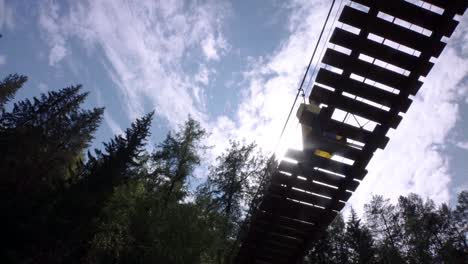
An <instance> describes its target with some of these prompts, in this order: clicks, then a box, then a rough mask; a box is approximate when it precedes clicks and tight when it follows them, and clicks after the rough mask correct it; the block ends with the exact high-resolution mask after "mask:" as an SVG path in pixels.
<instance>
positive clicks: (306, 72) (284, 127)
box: [273, 0, 336, 153]
mask: <svg viewBox="0 0 468 264" xmlns="http://www.w3.org/2000/svg"><path fill="white" fill-rule="evenodd" d="M335 2H336V0H333V2H332V4H331V6H330V9H329V10H328V14H327V18H326V19H325V23H324V24H323V26H322V30H321V32H320V35H319V38H318V40H317V43H316V44H315V48H314V51H313V53H312V56H311V57H310V60H309V64H308V65H307V69H306V71H305V73H304V77H302V81H301V84H300V85H299V88H298V89H297V93H296V97H295V98H294V102H293V105H292V106H291V110H289V114H288V117H287V118H286V122H285V123H284V126H283V129H282V130H281V134H280V136H279V138H278V142H277V143H276V146H275V149H274V151H273V153H275V152H276V150H277V149H278V146H279V144H280V142H281V139H282V138H283V135H284V131H286V126H287V125H288V122H289V119H290V118H291V114H292V112H293V110H294V106H296V103H297V99H298V98H299V94H301V91H302V93H303V94H304V96H303V97H305V93H304V89H303V88H302V86H303V85H304V82H305V80H306V78H307V75H308V73H309V69H310V66H311V64H312V60H313V59H314V57H315V53H316V52H317V48H318V46H319V43H320V40H321V39H322V35H323V32H324V31H325V28H326V25H327V23H328V20H329V18H330V14H331V12H332V9H333V7H334V6H335ZM304 101H305V98H304Z"/></svg>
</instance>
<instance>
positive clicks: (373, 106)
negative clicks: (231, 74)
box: [236, 0, 468, 263]
mask: <svg viewBox="0 0 468 264" xmlns="http://www.w3.org/2000/svg"><path fill="white" fill-rule="evenodd" d="M424 2H425V3H424V5H423V6H421V5H415V4H412V3H409V2H407V1H403V0H392V1H373V0H353V2H352V5H351V6H345V7H344V9H343V11H342V13H341V15H340V17H339V21H340V22H341V23H343V24H346V25H348V26H351V27H353V28H355V29H358V31H356V30H354V31H353V32H351V31H347V30H345V29H342V28H335V30H334V32H333V34H332V36H331V38H330V43H332V44H334V45H336V46H340V47H342V48H344V49H340V50H338V49H332V48H328V49H327V51H326V53H325V55H324V57H323V59H322V64H323V67H322V68H321V69H320V70H319V72H318V74H317V77H316V84H315V86H314V87H313V90H312V93H311V94H310V97H309V100H310V101H313V102H315V103H317V104H321V105H324V106H322V108H321V110H320V113H318V114H316V113H312V112H309V111H305V112H304V113H303V114H302V115H301V116H300V118H299V122H300V123H301V124H302V125H303V126H308V127H312V128H313V129H312V131H313V132H311V133H309V134H306V135H305V136H304V138H303V140H304V143H305V144H306V145H307V146H313V147H312V148H311V149H306V150H304V151H295V150H289V151H288V152H287V153H286V157H287V158H289V159H291V160H294V161H295V162H289V161H282V162H281V163H280V164H279V166H278V168H277V172H276V173H274V175H273V177H272V179H271V183H270V185H269V187H268V189H267V192H266V193H265V194H264V196H263V198H262V201H261V203H260V205H259V206H258V208H256V210H255V211H254V214H253V215H252V217H251V220H250V227H249V232H248V234H247V236H246V237H244V238H243V239H242V245H241V248H240V251H239V252H238V255H237V258H236V263H297V262H299V261H300V260H301V259H302V258H303V256H304V254H305V253H306V251H307V249H308V248H309V246H310V243H311V242H312V241H314V239H318V238H320V235H321V234H322V233H323V231H324V230H325V229H326V227H327V226H328V225H329V224H330V223H331V221H333V219H334V218H335V216H336V215H337V213H338V212H339V211H340V210H341V209H342V208H343V207H344V205H345V203H346V201H348V199H349V198H350V197H351V195H352V192H353V191H355V190H356V188H358V186H359V183H360V180H362V179H363V178H364V177H365V175H366V174H367V171H366V166H367V164H368V163H369V161H370V160H371V158H372V155H373V153H374V152H375V151H376V150H377V149H378V148H380V149H383V148H385V146H386V144H387V142H388V137H386V134H387V132H388V130H389V129H390V128H394V129H395V128H397V127H398V125H399V123H400V121H401V119H402V116H401V115H400V113H405V112H406V111H407V110H408V108H409V107H410V105H411V102H412V100H411V99H410V98H409V96H410V95H415V94H416V93H417V92H418V90H419V88H420V87H421V86H422V82H421V81H420V77H421V76H426V75H427V74H428V73H429V71H430V70H431V68H432V67H433V65H434V63H432V62H431V61H430V59H431V58H437V57H438V56H439V55H440V54H441V53H442V51H443V49H444V47H445V46H446V43H445V42H444V41H443V40H442V38H443V37H450V36H451V35H452V33H453V32H454V30H455V28H456V26H457V25H458V21H456V20H455V19H454V17H455V16H456V15H463V13H464V12H465V10H466V8H467V4H468V1H465V0H424ZM420 3H422V2H420ZM430 4H431V5H434V6H436V7H438V10H439V11H442V12H434V11H431V10H429V9H430V8H428V7H430ZM346 28H349V27H346ZM376 40H380V41H376ZM384 40H385V41H384ZM343 50H348V52H347V53H344V52H343ZM363 55H365V56H364V58H367V59H363ZM329 66H331V67H329ZM337 69H338V70H337ZM356 75H357V76H360V78H355V77H354V76H356ZM364 80H366V81H364ZM337 109H338V110H341V111H344V112H347V113H349V115H351V114H353V115H355V116H359V118H360V120H364V123H367V121H366V120H368V121H369V123H372V124H375V126H373V128H372V129H371V128H369V126H364V127H359V126H354V125H352V124H347V123H345V122H342V120H339V119H337V118H335V117H334V113H335V112H336V110H337ZM341 119H342V117H341ZM327 135H328V136H327ZM329 135H339V136H341V137H343V138H345V139H346V140H345V142H343V140H336V139H334V138H330V136H329ZM349 140H353V142H360V143H359V144H348V143H347V142H346V141H349ZM317 149H319V150H323V151H327V152H329V153H333V154H335V155H338V156H341V157H344V158H346V159H348V160H350V161H351V162H348V163H344V162H340V161H339V160H332V159H327V158H324V157H320V156H317V155H314V151H315V150H317Z"/></svg>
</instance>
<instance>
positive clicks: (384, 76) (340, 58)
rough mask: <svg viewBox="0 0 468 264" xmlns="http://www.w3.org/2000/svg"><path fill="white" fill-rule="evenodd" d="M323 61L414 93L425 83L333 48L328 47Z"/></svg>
mask: <svg viewBox="0 0 468 264" xmlns="http://www.w3.org/2000/svg"><path fill="white" fill-rule="evenodd" d="M322 62H323V63H325V64H328V65H331V66H334V67H337V68H340V69H342V70H344V71H347V72H349V73H355V74H357V75H360V76H362V77H365V78H368V79H370V80H373V81H377V82H379V83H381V84H384V85H387V86H390V87H392V88H395V89H397V90H400V91H407V92H409V93H410V94H412V95H415V94H416V93H417V92H418V90H419V88H421V86H422V84H423V83H422V82H421V81H419V80H415V79H414V78H410V77H408V76H404V75H402V74H399V73H396V72H394V71H391V70H387V69H385V68H383V67H380V66H377V65H375V64H372V63H370V62H367V61H363V60H360V59H358V58H353V57H351V56H349V55H346V54H344V53H341V52H339V51H336V50H333V49H327V51H326V52H325V55H324V56H323V59H322Z"/></svg>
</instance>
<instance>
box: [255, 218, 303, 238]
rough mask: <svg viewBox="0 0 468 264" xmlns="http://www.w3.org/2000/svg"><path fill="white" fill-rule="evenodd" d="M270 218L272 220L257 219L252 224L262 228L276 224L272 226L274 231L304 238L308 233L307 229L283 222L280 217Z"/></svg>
mask: <svg viewBox="0 0 468 264" xmlns="http://www.w3.org/2000/svg"><path fill="white" fill-rule="evenodd" d="M270 220H271V221H265V220H257V221H256V222H255V224H254V225H252V226H258V227H260V228H269V227H270V226H271V225H273V224H274V227H272V228H273V230H274V231H277V232H281V233H284V234H288V235H291V236H294V237H298V238H303V237H304V236H305V234H307V232H306V231H305V230H299V229H296V228H292V227H290V226H286V225H283V224H281V223H280V222H279V221H278V219H276V221H273V218H270Z"/></svg>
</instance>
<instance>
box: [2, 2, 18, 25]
mask: <svg viewBox="0 0 468 264" xmlns="http://www.w3.org/2000/svg"><path fill="white" fill-rule="evenodd" d="M13 17H14V10H13V8H12V7H11V6H9V5H7V3H6V2H5V0H0V30H3V28H4V27H5V28H7V29H12V28H13V27H14V26H15V23H14V19H13Z"/></svg>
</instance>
